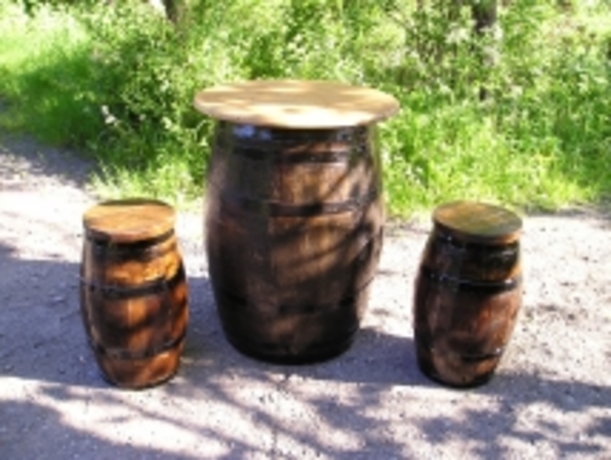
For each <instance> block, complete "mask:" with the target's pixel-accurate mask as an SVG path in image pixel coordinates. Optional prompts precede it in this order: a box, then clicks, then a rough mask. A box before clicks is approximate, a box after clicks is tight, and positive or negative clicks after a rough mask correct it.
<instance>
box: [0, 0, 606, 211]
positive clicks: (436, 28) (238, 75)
mask: <svg viewBox="0 0 611 460" xmlns="http://www.w3.org/2000/svg"><path fill="white" fill-rule="evenodd" d="M38 3H41V4H40V5H38V6H37V7H36V8H35V9H34V10H33V11H32V13H31V15H30V16H27V15H26V14H25V13H24V12H23V10H22V8H20V7H18V6H16V4H12V3H11V4H3V5H0V13H2V15H1V16H0V27H1V28H2V30H3V31H4V30H9V31H10V33H9V34H3V35H2V36H0V71H2V72H3V75H4V76H6V78H3V79H2V80H1V81H0V95H2V97H3V99H4V100H5V102H8V104H9V109H10V108H12V109H13V110H9V111H8V112H5V114H4V115H3V116H1V117H0V121H1V123H2V125H3V126H5V127H12V128H14V129H25V130H29V131H33V132H35V133H37V134H38V135H39V136H41V137H42V138H43V139H45V140H47V141H53V142H58V143H70V144H74V145H77V146H80V147H85V148H87V150H88V151H92V152H94V153H95V155H96V157H97V158H98V159H99V160H100V162H101V163H102V165H103V167H104V170H105V171H106V174H105V175H104V176H103V177H99V178H98V179H97V184H98V187H99V189H100V190H103V191H104V193H107V194H110V195H125V194H130V195H133V194H147V195H154V196H159V197H165V198H168V199H170V200H172V201H174V202H176V203H186V202H189V201H191V200H193V199H194V198H196V197H199V196H201V193H202V188H203V182H204V180H203V178H204V173H205V168H206V165H207V158H208V155H209V145H208V142H209V140H210V136H211V133H212V127H213V121H212V120H210V119H209V118H208V117H206V116H204V115H202V114H200V113H198V112H197V111H196V110H195V109H194V108H193V107H192V100H193V96H194V94H195V93H196V92H197V91H199V90H201V89H203V88H205V87H209V86H212V85H216V84H218V83H225V82H229V81H235V80H243V79H258V78H304V79H306V78H307V79H333V80H341V81H345V82H348V83H353V84H360V85H367V86H372V87H375V88H379V89H382V90H384V91H386V92H388V93H390V94H392V95H394V96H395V97H397V99H398V100H399V101H400V103H401V107H402V111H401V113H400V114H399V115H398V116H396V117H394V118H393V119H391V120H389V121H387V122H385V123H383V124H381V126H380V131H381V136H380V137H381V143H380V148H381V150H382V157H383V172H384V178H385V189H386V196H387V201H388V207H389V210H390V213H391V214H397V215H403V216H405V215H408V214H411V213H414V212H418V211H428V210H429V209H430V208H431V207H432V206H434V205H435V204H437V203H439V202H441V201H444V200H448V199H453V198H459V197H464V198H474V199H483V200H488V201H493V202H502V203H505V204H508V205H511V206H514V207H526V208H546V209H547V208H549V209H553V208H557V207H560V206H563V205H567V204H570V203H576V202H595V201H597V200H601V199H606V198H607V197H609V196H610V195H611V174H610V173H609V166H608V165H609V164H611V158H610V157H611V149H610V144H611V140H610V139H611V131H610V130H611V128H610V126H611V120H610V117H611V115H610V114H611V84H610V78H611V70H610V67H611V64H610V62H611V33H610V32H609V30H611V11H610V7H609V6H608V5H605V3H604V2H598V3H597V4H596V5H594V6H586V5H585V4H583V3H580V2H574V4H573V5H572V6H571V7H570V8H568V9H567V8H557V7H555V6H554V5H553V2H537V1H533V0H513V1H512V2H511V4H510V6H508V7H505V8H500V10H499V17H498V28H497V29H495V30H492V31H491V32H490V33H487V34H484V35H483V36H482V35H478V34H476V33H474V31H473V24H472V21H471V16H470V9H469V8H468V7H462V8H458V9H456V8H454V7H453V8H454V9H448V8H449V7H448V5H450V3H448V2H445V1H442V0H423V1H422V2H418V3H421V4H422V5H423V7H422V8H420V9H419V8H417V7H416V3H417V2H415V1H411V0H385V1H374V0H357V1H350V2H347V1H342V0H268V1H262V0H226V1H224V2H212V1H210V0H191V1H188V2H187V9H186V11H185V13H184V14H183V15H182V16H181V20H180V21H179V22H178V23H177V24H173V23H171V22H169V21H167V20H165V19H164V18H163V17H162V16H160V15H159V14H157V13H156V12H154V11H153V10H152V9H151V8H149V7H148V6H147V5H146V4H145V3H143V2H139V1H128V0H124V1H118V0H117V1H116V2H114V4H113V6H107V5H104V4H103V3H102V2H98V3H96V4H94V5H91V4H89V5H87V6H86V7H83V6H70V7H65V6H49V5H48V4H46V3H44V2H38ZM24 43H25V44H27V46H21V45H23V44H24ZM16 44H19V45H20V46H16Z"/></svg>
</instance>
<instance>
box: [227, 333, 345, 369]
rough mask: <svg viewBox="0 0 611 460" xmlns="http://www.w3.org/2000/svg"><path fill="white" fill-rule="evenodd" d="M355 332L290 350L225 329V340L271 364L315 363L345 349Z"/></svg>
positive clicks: (280, 345) (253, 356)
mask: <svg viewBox="0 0 611 460" xmlns="http://www.w3.org/2000/svg"><path fill="white" fill-rule="evenodd" d="M355 335H356V334H355V333H353V334H351V335H350V336H349V337H347V338H345V339H344V340H342V341H338V342H335V343H332V344H324V346H323V345H321V346H318V347H310V348H309V349H308V350H306V351H301V352H292V351H291V350H290V349H289V348H288V346H287V347H283V346H282V344H271V343H260V342H253V341H248V340H245V339H244V338H243V337H237V336H234V335H232V334H230V333H228V332H227V331H225V337H226V338H227V341H228V342H229V343H230V344H231V345H232V346H233V347H234V348H235V349H236V350H237V351H238V352H240V353H241V354H243V355H244V356H248V357H249V358H254V359H257V360H260V361H267V362H269V363H273V364H296V365H299V364H315V363H320V362H324V361H328V360H330V359H333V358H336V357H337V356H339V355H341V354H342V353H344V352H345V351H347V350H348V349H349V348H350V346H351V345H352V343H353V342H354V337H355Z"/></svg>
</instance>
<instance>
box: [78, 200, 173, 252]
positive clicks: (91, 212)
mask: <svg viewBox="0 0 611 460" xmlns="http://www.w3.org/2000/svg"><path fill="white" fill-rule="evenodd" d="M174 216H175V213H174V209H173V208H172V207H171V206H170V205H168V204H166V203H164V202H162V201H158V200H151V199H145V198H133V199H124V200H110V201H105V202H102V203H99V204H97V205H95V206H93V207H91V208H89V209H88V210H87V211H86V212H85V214H84V216H83V225H84V227H85V229H86V231H87V234H88V236H91V237H92V238H94V239H96V240H103V241H108V242H113V243H134V242H137V241H142V240H147V239H152V238H156V237H158V236H160V235H163V234H164V233H167V232H169V231H170V230H173V228H174Z"/></svg>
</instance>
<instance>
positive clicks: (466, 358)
mask: <svg viewBox="0 0 611 460" xmlns="http://www.w3.org/2000/svg"><path fill="white" fill-rule="evenodd" d="M433 224H434V227H433V230H432V232H431V234H430V235H429V238H428V241H427V244H426V247H425V249H424V251H423V254H422V260H421V263H420V267H419V272H418V276H417V279H416V286H415V298H414V338H415V345H416V353H417V359H418V365H419V367H420V369H421V371H422V372H423V373H424V374H425V375H427V376H428V377H430V378H432V379H433V380H436V381H438V382H441V383H443V384H447V385H449V386H455V387H470V386H477V385H481V384H483V383H485V382H487V381H488V380H489V379H490V378H491V377H492V375H493V373H494V371H495V369H496V367H497V365H498V363H499V361H500V359H501V356H502V354H503V352H504V350H505V347H506V345H507V343H508V342H509V339H510V337H511V334H512V332H513V328H514V325H515V321H516V317H517V314H518V311H519V309H520V306H521V302H522V286H521V284H522V275H521V265H520V245H519V234H520V230H521V227H522V222H521V220H520V218H519V217H518V216H517V215H515V214H514V213H512V212H510V211H508V210H506V209H504V208H501V207H498V206H493V205H490V204H485V203H478V202H472V201H457V202H451V203H447V204H443V205H441V206H439V207H438V208H437V209H435V211H434V213H433Z"/></svg>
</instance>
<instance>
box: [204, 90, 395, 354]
mask: <svg viewBox="0 0 611 460" xmlns="http://www.w3.org/2000/svg"><path fill="white" fill-rule="evenodd" d="M194 104H195V107H196V108H197V109H198V110H200V111H201V112H203V113H206V114H209V115H211V116H212V117H214V118H215V119H216V121H217V123H216V129H215V135H214V140H213V146H212V157H211V160H210V166H209V171H208V176H207V190H206V209H205V229H206V254H207V258H208V265H209V275H210V281H211V285H212V288H213V292H214V297H215V301H216V305H217V310H218V313H219V317H220V319H221V323H222V326H223V330H224V333H225V336H226V337H227V339H228V340H229V342H230V343H231V344H233V346H234V347H235V348H236V349H238V350H239V351H240V352H242V353H244V354H246V355H249V356H252V357H256V358H260V359H263V360H266V361H275V362H284V363H303V362H312V361H318V360H323V359H328V358H331V357H333V356H335V355H338V354H340V353H342V352H343V351H344V350H346V349H347V348H348V347H349V346H350V344H351V343H352V341H353V338H354V335H355V333H356V332H357V330H358V328H359V325H360V321H361V318H362V315H363V313H364V310H365V308H366V304H367V301H368V300H367V299H368V293H369V288H370V286H371V283H372V281H373V279H374V275H375V272H376V268H377V264H378V259H379V255H380V250H381V247H382V237H383V226H384V208H383V196H382V180H381V171H380V159H379V153H378V147H377V143H376V127H375V124H374V123H375V122H376V121H380V120H382V119H384V118H386V117H389V116H391V115H392V114H394V113H395V112H396V111H397V110H398V104H397V101H396V100H395V99H394V98H392V97H391V96H389V95H386V94H384V93H382V92H380V91H377V90H374V89H371V88H362V87H354V86H350V85H345V84H341V83H335V82H327V81H292V80H274V81H270V80H266V81H250V82H241V83H235V84H229V85H226V86H218V87H214V88H210V89H207V90H204V91H202V92H200V93H198V94H197V95H196V97H195V101H194Z"/></svg>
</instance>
